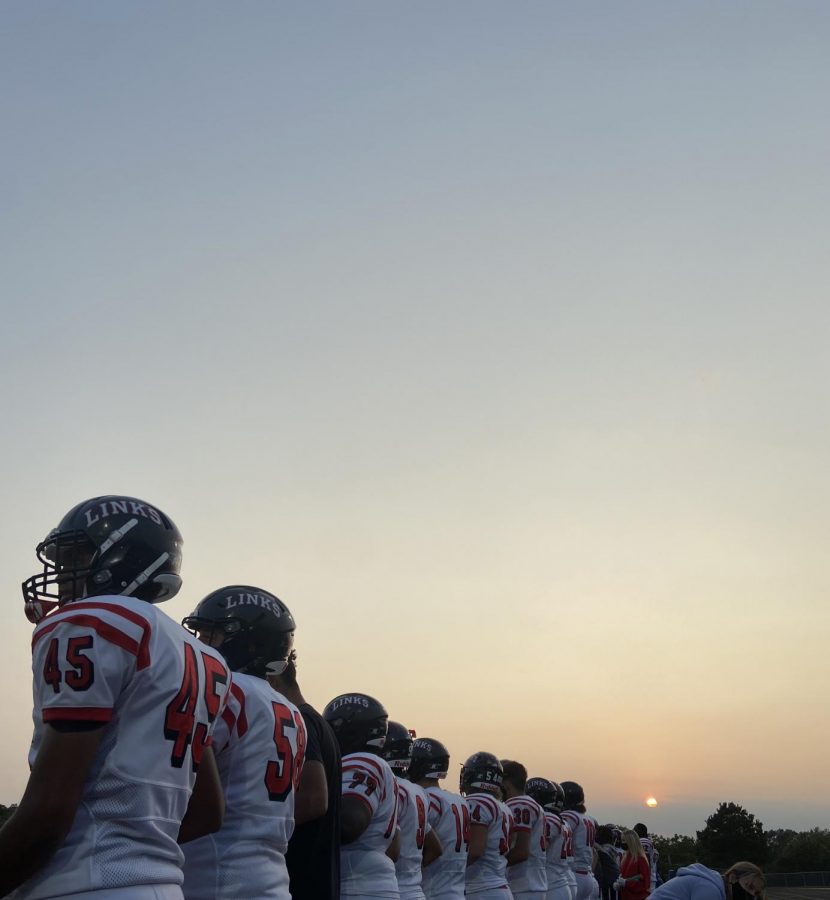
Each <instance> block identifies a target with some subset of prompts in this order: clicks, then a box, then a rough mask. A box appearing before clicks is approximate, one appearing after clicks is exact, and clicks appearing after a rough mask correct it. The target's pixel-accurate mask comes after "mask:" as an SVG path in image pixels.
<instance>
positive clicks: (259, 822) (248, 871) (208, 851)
mask: <svg viewBox="0 0 830 900" xmlns="http://www.w3.org/2000/svg"><path fill="white" fill-rule="evenodd" d="M305 746H306V730H305V723H304V722H303V718H302V716H301V714H300V711H299V709H297V707H296V706H294V704H293V703H290V702H289V701H288V700H286V699H285V697H283V696H282V694H278V693H277V692H276V691H275V690H274V689H273V688H272V687H271V686H270V685H269V684H268V682H267V681H265V679H263V678H256V677H254V676H252V675H244V674H240V673H238V672H234V674H233V686H232V687H231V696H230V699H229V701H228V706H227V708H226V710H225V712H224V713H223V715H222V717H221V719H220V721H219V722H218V724H217V726H216V731H215V733H214V736H213V749H214V753H215V754H216V762H217V765H218V767H219V777H220V778H221V780H222V788H223V791H224V794H225V819H224V822H223V824H222V828H221V829H220V830H219V831H218V832H216V834H209V835H207V836H205V837H202V838H198V839H197V840H195V841H190V842H189V843H187V844H185V845H184V847H183V850H184V855H185V865H184V895H185V897H186V898H187V900H240V898H243V897H256V898H257V900H288V898H289V897H290V894H289V891H288V869H287V867H286V864H285V851H286V850H287V848H288V841H289V839H290V837H291V835H292V834H293V832H294V798H295V795H294V792H295V790H296V788H297V786H298V785H299V783H300V776H301V774H302V768H303V761H304V758H305Z"/></svg>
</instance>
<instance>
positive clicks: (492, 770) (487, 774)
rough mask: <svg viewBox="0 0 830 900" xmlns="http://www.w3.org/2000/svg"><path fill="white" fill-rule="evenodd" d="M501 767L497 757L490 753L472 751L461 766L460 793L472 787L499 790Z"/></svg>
mask: <svg viewBox="0 0 830 900" xmlns="http://www.w3.org/2000/svg"><path fill="white" fill-rule="evenodd" d="M503 774H504V773H503V769H502V767H501V763H500V762H499V758H498V757H497V756H494V755H493V754H492V753H485V752H484V751H480V752H478V753H474V754H473V755H472V756H471V757H469V758H468V759H467V761H466V762H465V763H464V765H463V766H462V767H461V779H460V786H461V793H462V794H468V793H470V791H471V790H472V789H473V788H478V789H479V790H481V789H484V790H489V791H493V792H494V793H495V792H498V791H501V782H502V777H503Z"/></svg>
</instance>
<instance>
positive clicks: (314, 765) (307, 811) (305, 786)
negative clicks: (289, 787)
mask: <svg viewBox="0 0 830 900" xmlns="http://www.w3.org/2000/svg"><path fill="white" fill-rule="evenodd" d="M328 808H329V789H328V783H327V781H326V770H325V768H324V767H323V764H322V763H321V762H319V761H318V760H310V759H307V760H306V761H305V764H304V765H303V774H302V777H301V778H300V786H299V787H298V788H297V794H296V796H295V800H294V821H295V822H296V824H297V825H302V824H303V823H304V822H311V821H313V820H314V819H319V818H320V816H324V815H325V814H326V811H327V810H328Z"/></svg>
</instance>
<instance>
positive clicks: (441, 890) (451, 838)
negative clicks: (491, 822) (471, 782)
mask: <svg viewBox="0 0 830 900" xmlns="http://www.w3.org/2000/svg"><path fill="white" fill-rule="evenodd" d="M426 795H427V800H428V801H429V809H428V811H427V818H428V819H429V823H430V825H431V826H432V830H433V832H434V833H435V836H436V837H437V838H438V841H439V842H440V844H441V849H442V850H443V851H444V852H443V853H442V854H441V856H439V857H438V859H436V860H435V861H434V862H431V863H430V864H429V865H428V866H427V867H426V868H425V869H424V876H423V882H422V886H423V889H424V894H425V895H426V896H427V898H428V900H433V898H439V897H440V898H441V900H451V898H452V900H455V898H458V900H461V898H463V897H464V888H465V884H466V881H467V844H468V843H469V841H470V810H469V809H468V808H467V804H466V803H465V802H464V798H463V797H462V796H461V795H460V794H452V793H450V792H449V791H445V790H443V789H442V788H440V787H438V785H435V786H433V785H430V786H429V787H428V788H426Z"/></svg>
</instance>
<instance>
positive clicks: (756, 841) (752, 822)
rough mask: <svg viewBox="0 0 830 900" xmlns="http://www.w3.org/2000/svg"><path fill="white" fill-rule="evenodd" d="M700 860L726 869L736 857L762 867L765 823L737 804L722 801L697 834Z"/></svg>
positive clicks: (764, 848)
mask: <svg viewBox="0 0 830 900" xmlns="http://www.w3.org/2000/svg"><path fill="white" fill-rule="evenodd" d="M697 846H698V853H699V854H700V861H701V862H702V863H705V864H706V865H707V866H712V868H715V869H725V868H727V867H728V866H731V865H732V863H734V862H737V861H738V860H744V859H745V860H748V861H749V862H753V863H755V864H756V865H759V866H762V865H763V864H764V863H765V862H766V860H767V841H766V837H765V835H764V826H763V825H762V824H761V823H760V822H759V821H758V820H757V819H756V818H755V816H753V815H752V813H750V812H747V811H746V810H745V809H744V808H743V807H742V806H740V805H739V804H737V803H721V804H720V806H718V808H717V809H716V810H715V812H713V813H712V815H711V816H709V818H708V819H707V820H706V827H705V828H704V829H703V831H698V833H697Z"/></svg>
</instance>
